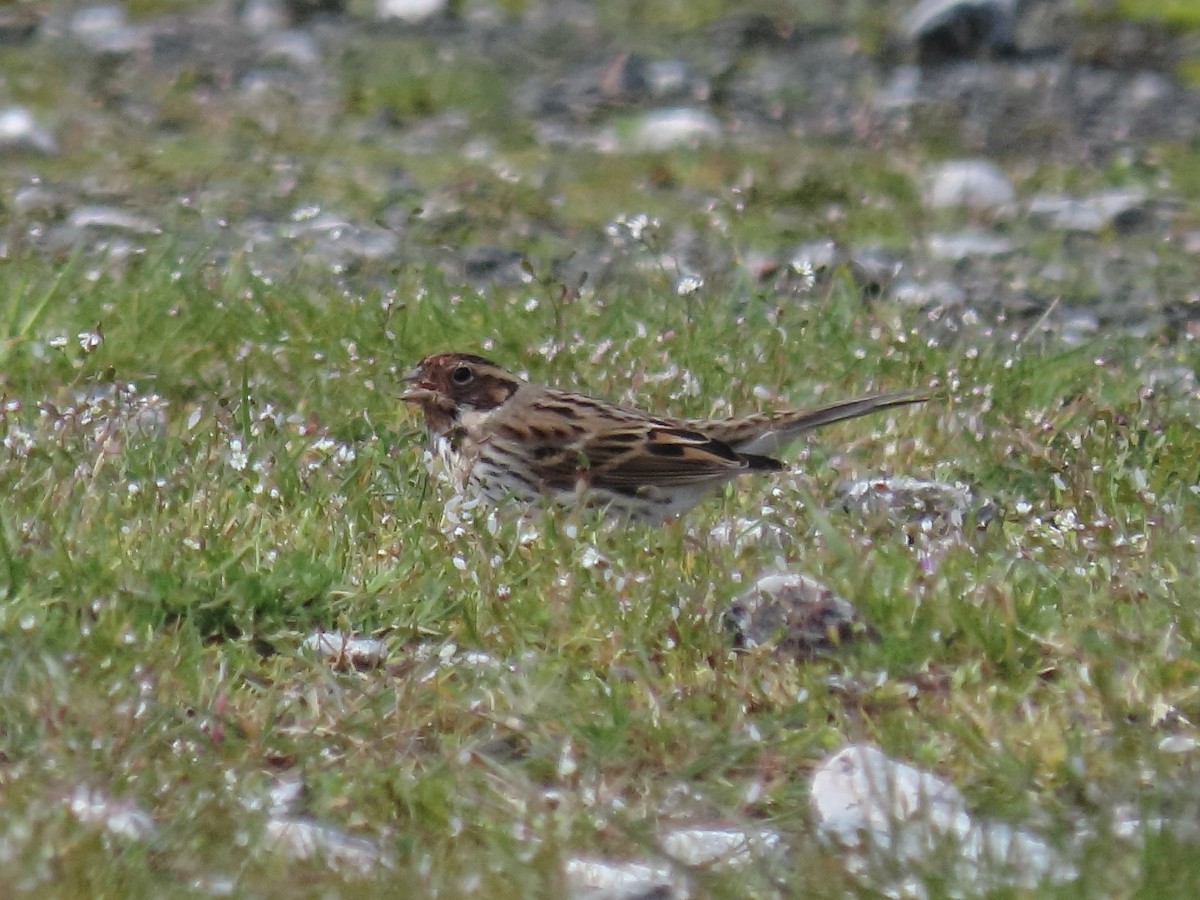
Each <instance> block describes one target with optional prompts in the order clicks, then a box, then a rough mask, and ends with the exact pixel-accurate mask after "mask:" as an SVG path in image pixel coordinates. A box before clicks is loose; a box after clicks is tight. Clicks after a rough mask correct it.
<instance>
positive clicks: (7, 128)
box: [0, 106, 58, 154]
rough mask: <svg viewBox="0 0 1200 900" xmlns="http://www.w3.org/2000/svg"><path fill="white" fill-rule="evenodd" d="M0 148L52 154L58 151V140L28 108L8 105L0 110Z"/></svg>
mask: <svg viewBox="0 0 1200 900" xmlns="http://www.w3.org/2000/svg"><path fill="white" fill-rule="evenodd" d="M0 150H34V151H37V152H38V153H45V154H53V153H57V152H58V142H57V141H55V140H54V135H52V134H51V133H50V132H49V131H48V130H47V129H46V128H44V127H43V126H42V125H40V124H39V123H38V121H37V119H35V118H34V117H33V113H31V112H30V111H29V110H27V109H26V108H25V107H23V106H10V107H8V108H7V109H4V110H0Z"/></svg>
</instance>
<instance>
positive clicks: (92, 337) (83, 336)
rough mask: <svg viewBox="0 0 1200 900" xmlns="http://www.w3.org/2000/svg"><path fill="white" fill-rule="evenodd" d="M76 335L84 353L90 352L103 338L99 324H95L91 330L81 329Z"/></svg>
mask: <svg viewBox="0 0 1200 900" xmlns="http://www.w3.org/2000/svg"><path fill="white" fill-rule="evenodd" d="M76 337H77V338H78V339H79V346H80V347H81V348H83V352H84V353H91V352H92V351H93V350H95V349H96V348H97V347H99V346H100V343H101V342H102V341H103V340H104V334H103V333H102V332H101V331H100V326H99V325H97V326H96V327H95V328H94V329H93V330H92V331H81V332H79V334H78V335H76Z"/></svg>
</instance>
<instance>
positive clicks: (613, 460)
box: [403, 353, 928, 521]
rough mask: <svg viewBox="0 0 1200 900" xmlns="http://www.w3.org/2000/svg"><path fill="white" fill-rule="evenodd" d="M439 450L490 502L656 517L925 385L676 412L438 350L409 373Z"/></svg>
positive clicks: (917, 395)
mask: <svg viewBox="0 0 1200 900" xmlns="http://www.w3.org/2000/svg"><path fill="white" fill-rule="evenodd" d="M404 380H405V381H406V382H408V383H409V384H410V385H411V386H410V387H409V388H408V390H407V391H405V393H404V395H403V399H404V400H405V401H406V402H408V403H412V404H415V405H417V406H419V407H420V408H421V411H422V412H423V413H424V416H425V425H426V427H427V428H428V430H429V434H430V437H431V439H432V441H433V444H434V448H435V450H436V452H437V453H438V454H439V455H441V456H442V457H444V458H445V459H446V460H447V462H448V463H449V465H450V470H451V471H452V472H453V473H454V474H455V476H456V480H457V481H458V484H459V486H460V488H471V489H474V490H476V491H481V492H482V494H483V495H484V496H486V497H487V498H489V499H491V500H500V499H503V498H506V497H516V498H518V499H520V500H523V501H527V502H531V501H535V500H537V499H538V498H540V497H551V498H553V499H554V500H557V501H559V502H563V503H567V504H574V503H579V502H580V501H583V502H585V503H588V504H591V505H599V506H606V507H608V508H610V509H612V510H613V511H615V512H618V513H624V514H626V515H629V516H632V517H633V518H636V519H642V520H650V521H661V520H662V519H665V518H667V517H669V516H673V515H677V514H679V513H682V512H686V511H687V510H689V509H691V508H692V507H693V506H695V505H696V504H697V503H699V502H700V500H701V499H703V498H704V496H705V495H706V494H708V493H709V492H710V491H712V490H713V489H714V488H715V487H717V486H718V485H721V484H724V483H725V482H727V481H730V480H732V479H733V478H736V477H737V476H738V475H744V474H746V473H748V472H778V471H780V470H781V469H783V463H781V462H780V461H779V460H777V459H773V458H772V457H771V456H769V455H767V454H771V453H774V452H775V451H777V450H779V449H780V448H781V447H783V446H784V445H785V444H787V443H789V442H790V441H792V440H794V439H795V438H797V437H798V436H800V435H801V434H803V433H804V432H806V431H810V430H811V429H814V428H819V427H820V426H822V425H828V424H830V423H832V422H841V421H843V420H845V419H854V418H857V417H858V416H863V415H866V414H867V413H871V412H876V411H877V410H883V409H890V408H892V407H895V406H905V405H907V404H910V403H920V402H921V401H923V400H926V399H928V396H927V395H926V394H924V393H921V392H919V391H900V392H897V393H891V394H876V395H873V396H868V397H861V398H859V399H857V400H846V401H842V402H839V403H831V404H829V405H828V406H821V407H818V408H816V409H808V410H785V411H782V412H776V413H764V414H760V415H751V416H743V417H735V418H728V419H675V418H670V417H666V416H656V415H653V414H652V413H648V412H643V411H642V410H640V409H635V408H633V407H629V406H621V405H618V404H616V403H609V402H606V401H604V400H596V399H594V398H592V397H587V396H585V395H583V394H574V393H571V392H569V391H560V390H555V389H554V388H548V387H542V386H541V385H536V384H529V383H528V382H525V381H522V380H521V379H519V378H517V377H516V376H515V375H512V374H511V373H509V372H507V371H505V370H504V369H502V368H501V367H500V366H498V365H496V364H495V363H493V362H491V361H490V360H487V359H484V358H483V357H482V356H473V355H471V354H467V353H438V354H435V355H433V356H427V357H425V359H423V360H421V362H419V363H418V364H417V365H416V367H415V368H413V369H412V371H410V372H408V373H407V374H406V375H405V376H404Z"/></svg>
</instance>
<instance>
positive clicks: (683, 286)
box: [675, 275, 704, 297]
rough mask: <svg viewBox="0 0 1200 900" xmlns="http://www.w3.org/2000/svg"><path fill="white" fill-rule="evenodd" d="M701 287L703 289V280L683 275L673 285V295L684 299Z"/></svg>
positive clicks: (697, 276) (695, 276) (696, 276)
mask: <svg viewBox="0 0 1200 900" xmlns="http://www.w3.org/2000/svg"><path fill="white" fill-rule="evenodd" d="M702 287H704V279H703V278H701V277H700V276H699V275H684V276H683V277H682V278H680V279H679V282H678V284H676V285H675V293H676V294H678V295H679V296H680V297H686V296H688V295H689V294H694V293H696V292H697V291H698V290H700V288H702Z"/></svg>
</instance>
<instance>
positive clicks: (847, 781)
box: [809, 744, 1078, 898]
mask: <svg viewBox="0 0 1200 900" xmlns="http://www.w3.org/2000/svg"><path fill="white" fill-rule="evenodd" d="M809 807H810V809H811V811H812V816H813V820H814V822H815V824H816V826H817V831H818V833H819V834H820V836H821V837H822V838H823V839H825V840H826V841H828V842H829V843H831V844H833V845H834V846H835V847H837V848H839V849H840V850H841V851H842V852H843V854H844V856H843V862H844V864H845V866H846V868H847V870H848V871H849V872H850V873H851V874H852V875H854V876H855V877H857V878H859V879H860V880H861V881H863V882H865V883H867V884H869V885H870V886H871V887H872V888H873V889H875V890H879V891H880V892H881V893H883V894H885V895H887V896H897V897H918V898H923V897H925V896H927V895H928V885H930V884H936V885H938V889H939V890H938V895H939V896H961V895H969V896H976V895H979V894H989V893H990V892H992V891H997V890H1004V889H1008V890H1011V889H1012V888H1014V887H1016V888H1018V889H1023V890H1033V889H1034V888H1036V887H1038V886H1039V885H1042V884H1046V883H1051V884H1062V883H1065V882H1068V881H1072V880H1074V879H1075V878H1076V877H1077V875H1078V873H1077V872H1076V870H1075V868H1074V867H1073V866H1071V865H1070V863H1068V862H1066V861H1065V860H1063V859H1062V858H1061V856H1060V855H1059V854H1058V853H1057V852H1056V851H1055V850H1054V849H1053V848H1052V847H1051V846H1050V845H1049V844H1048V843H1047V842H1046V841H1045V840H1043V839H1042V838H1041V837H1039V836H1037V835H1036V834H1033V833H1032V832H1030V831H1027V830H1024V829H1021V828H1015V827H1013V826H1011V825H1008V824H1005V823H1003V822H997V821H988V820H983V819H976V818H975V817H974V816H972V815H971V813H970V811H969V809H968V807H967V803H966V800H965V798H964V797H963V795H962V793H961V792H960V791H959V790H958V788H956V787H955V786H954V785H953V784H951V783H950V782H948V781H946V780H945V779H943V778H939V777H938V776H937V775H934V774H932V773H930V772H925V771H923V770H921V769H918V768H916V767H914V766H911V765H908V764H907V763H902V762H897V761H895V760H892V759H889V758H888V757H887V756H886V755H885V754H884V753H883V751H881V750H879V749H878V748H877V747H873V746H870V745H866V744H853V745H850V746H847V747H844V748H843V749H841V750H839V751H838V752H837V753H835V754H834V755H833V756H831V757H829V758H828V759H826V760H825V761H824V762H823V763H821V765H820V766H818V767H817V770H816V772H815V773H814V774H813V779H812V785H811V788H810V791H809ZM881 857H882V858H881Z"/></svg>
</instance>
